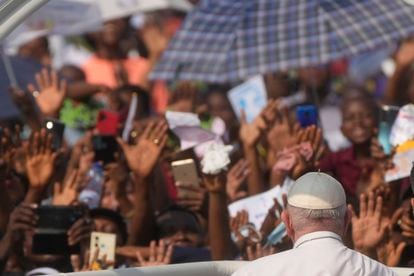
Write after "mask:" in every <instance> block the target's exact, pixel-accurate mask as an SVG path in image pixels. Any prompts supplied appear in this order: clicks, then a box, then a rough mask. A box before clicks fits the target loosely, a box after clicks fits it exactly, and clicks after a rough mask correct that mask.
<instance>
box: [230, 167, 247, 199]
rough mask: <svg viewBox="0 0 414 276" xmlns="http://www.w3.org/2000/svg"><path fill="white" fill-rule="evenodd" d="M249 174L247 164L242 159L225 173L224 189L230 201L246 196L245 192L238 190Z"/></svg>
mask: <svg viewBox="0 0 414 276" xmlns="http://www.w3.org/2000/svg"><path fill="white" fill-rule="evenodd" d="M248 174H249V166H248V164H247V161H246V160H244V159H241V160H239V161H238V162H237V163H236V164H235V165H234V166H233V167H231V169H230V170H229V171H228V173H227V184H226V191H227V196H228V198H229V199H230V201H235V200H238V199H241V198H243V197H246V196H247V192H246V191H243V190H240V186H241V185H242V184H243V182H244V181H245V180H246V178H247V175H248Z"/></svg>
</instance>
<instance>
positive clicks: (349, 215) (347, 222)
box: [343, 206, 352, 237]
mask: <svg viewBox="0 0 414 276" xmlns="http://www.w3.org/2000/svg"><path fill="white" fill-rule="evenodd" d="M351 222H352V211H351V207H350V206H348V207H347V208H346V213H345V217H344V233H343V237H345V236H346V233H347V232H348V227H349V225H350V224H351Z"/></svg>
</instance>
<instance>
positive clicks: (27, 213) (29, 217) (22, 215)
mask: <svg viewBox="0 0 414 276" xmlns="http://www.w3.org/2000/svg"><path fill="white" fill-rule="evenodd" d="M36 222H37V216H36V213H35V207H34V206H33V205H30V204H25V203H22V204H20V205H19V206H17V207H16V208H15V209H14V210H13V212H12V213H11V214H10V217H9V222H8V224H7V230H6V234H5V236H9V237H16V235H20V234H22V233H23V232H24V231H31V230H33V229H34V227H35V226H36Z"/></svg>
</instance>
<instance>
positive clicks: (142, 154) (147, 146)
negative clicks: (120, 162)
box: [118, 121, 168, 177]
mask: <svg viewBox="0 0 414 276" xmlns="http://www.w3.org/2000/svg"><path fill="white" fill-rule="evenodd" d="M167 129H168V126H167V124H166V123H165V122H163V121H162V122H158V123H154V122H151V123H149V124H148V126H147V127H146V128H145V130H144V132H143V134H142V135H141V137H139V138H138V141H137V143H136V144H135V145H128V144H127V143H125V142H124V141H123V140H122V139H120V138H118V143H119V144H120V146H121V147H122V150H123V152H124V155H125V158H126V160H127V163H128V166H129V168H130V169H131V170H132V171H133V172H134V173H135V174H136V175H138V176H140V177H147V176H148V175H149V174H150V173H151V171H152V169H153V168H154V166H155V164H156V162H157V160H158V158H159V156H160V154H161V151H162V149H163V148H164V146H165V143H166V141H167V135H166V134H167Z"/></svg>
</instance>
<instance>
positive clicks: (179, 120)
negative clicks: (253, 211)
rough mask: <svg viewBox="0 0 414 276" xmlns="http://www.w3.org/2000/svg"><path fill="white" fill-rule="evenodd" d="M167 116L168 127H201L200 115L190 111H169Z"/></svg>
mask: <svg viewBox="0 0 414 276" xmlns="http://www.w3.org/2000/svg"><path fill="white" fill-rule="evenodd" d="M165 118H166V119H167V122H168V127H169V128H170V129H174V128H176V127H183V126H186V127H190V126H191V127H199V126H200V119H199V118H198V115H197V114H195V113H190V112H175V111H167V112H166V113H165Z"/></svg>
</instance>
